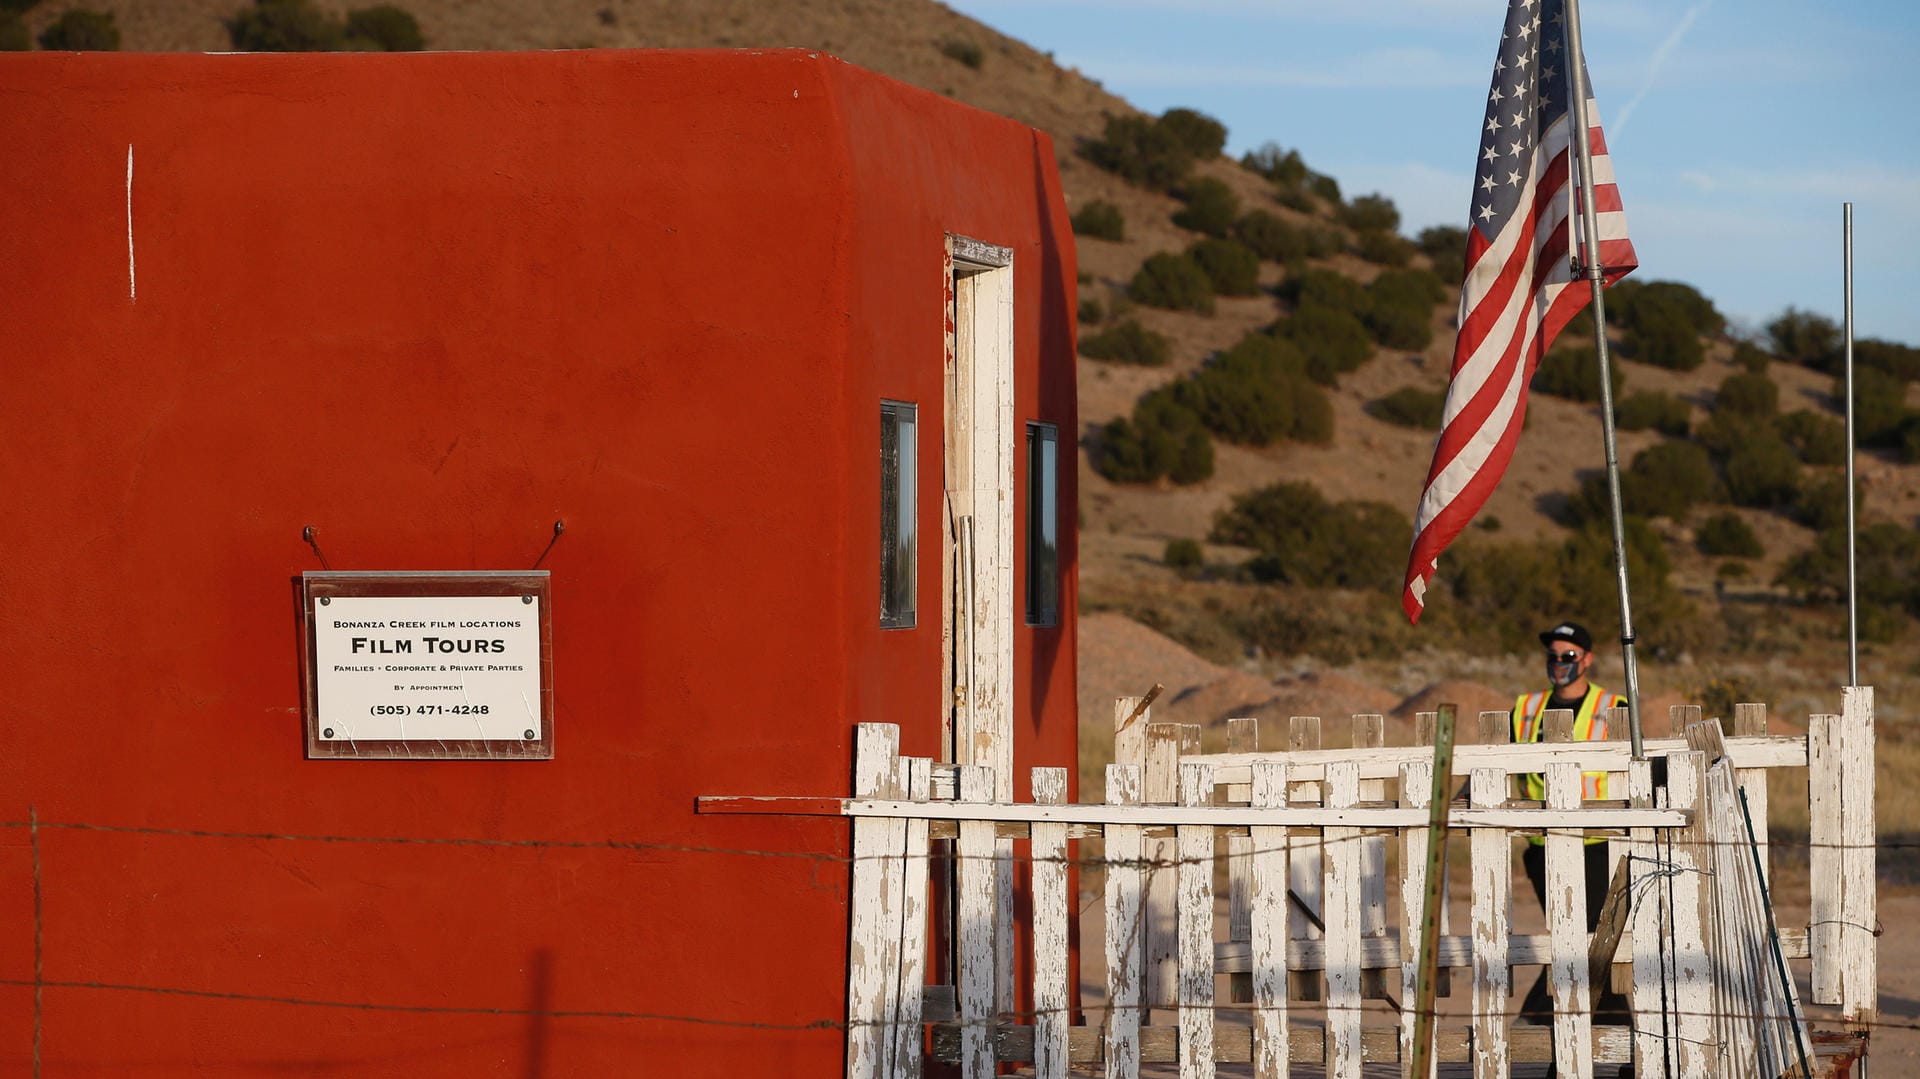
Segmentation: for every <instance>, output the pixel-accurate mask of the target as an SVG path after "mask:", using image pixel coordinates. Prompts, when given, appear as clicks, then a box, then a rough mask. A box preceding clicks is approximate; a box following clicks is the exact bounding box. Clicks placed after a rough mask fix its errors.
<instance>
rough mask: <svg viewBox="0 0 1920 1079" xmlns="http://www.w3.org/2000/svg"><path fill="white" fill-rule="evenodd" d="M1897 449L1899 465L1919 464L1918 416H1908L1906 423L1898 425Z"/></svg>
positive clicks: (1919, 438) (1919, 424)
mask: <svg viewBox="0 0 1920 1079" xmlns="http://www.w3.org/2000/svg"><path fill="white" fill-rule="evenodd" d="M1897 449H1898V451H1899V457H1900V463H1901V464H1908V465H1911V464H1916V463H1920V415H1914V416H1908V417H1907V422H1905V423H1903V424H1901V425H1900V445H1899V446H1898V447H1897Z"/></svg>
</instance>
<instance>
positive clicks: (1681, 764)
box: [1667, 751, 1718, 1075]
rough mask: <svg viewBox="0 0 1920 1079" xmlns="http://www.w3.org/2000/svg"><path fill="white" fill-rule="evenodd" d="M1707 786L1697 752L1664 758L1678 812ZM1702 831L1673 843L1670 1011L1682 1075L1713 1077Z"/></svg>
mask: <svg viewBox="0 0 1920 1079" xmlns="http://www.w3.org/2000/svg"><path fill="white" fill-rule="evenodd" d="M1705 781H1706V759H1705V756H1704V755H1703V754H1701V753H1699V752H1697V751H1689V752H1687V753H1684V754H1676V755H1674V756H1670V757H1668V758H1667V792H1668V797H1669V799H1670V800H1671V801H1672V803H1673V806H1674V807H1675V808H1677V809H1689V810H1698V809H1699V808H1700V805H1701V802H1702V790H1701V789H1702V787H1703V786H1704V784H1705ZM1703 848H1704V844H1703V842H1702V835H1701V832H1700V829H1699V828H1698V827H1697V825H1696V824H1689V825H1688V826H1687V827H1686V828H1685V829H1683V830H1682V831H1681V832H1680V834H1679V838H1677V839H1676V841H1675V842H1674V844H1673V849H1672V851H1671V853H1670V854H1669V858H1670V859H1671V861H1672V877H1671V882H1672V883H1671V887H1672V894H1673V907H1672V913H1673V925H1672V928H1671V930H1670V932H1671V938H1670V939H1671V940H1672V943H1673V961H1674V997H1673V1000H1674V1008H1675V1011H1676V1012H1677V1013H1678V1018H1677V1021H1676V1023H1675V1029H1676V1031H1677V1033H1676V1038H1677V1041H1678V1045H1677V1056H1678V1059H1679V1062H1680V1072H1681V1074H1683V1075H1713V1074H1718V1073H1717V1072H1716V1071H1715V1070H1714V1063H1713V1057H1714V1050H1713V1019H1712V1017H1713V1014H1714V1008H1715V1003H1716V1002H1715V1001H1714V997H1713V968H1712V965H1711V962H1710V960H1709V957H1708V955H1707V951H1706V944H1705V942H1706V929H1707V926H1706V924H1705V922H1704V921H1703V919H1702V918H1701V909H1702V903H1703V901H1704V896H1703V888H1702V883H1703V881H1704V879H1705V878H1704V876H1703V874H1704V872H1705V870H1706V860H1705V858H1704V857H1703V856H1702V855H1703V853H1704V849H1703Z"/></svg>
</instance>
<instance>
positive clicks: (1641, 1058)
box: [1627, 761, 1674, 1075]
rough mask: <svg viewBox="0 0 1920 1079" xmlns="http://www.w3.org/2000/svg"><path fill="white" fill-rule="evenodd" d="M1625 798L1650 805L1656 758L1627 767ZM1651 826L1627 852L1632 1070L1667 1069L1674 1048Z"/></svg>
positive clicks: (1662, 900) (1660, 880)
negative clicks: (1632, 1025) (1631, 928)
mask: <svg viewBox="0 0 1920 1079" xmlns="http://www.w3.org/2000/svg"><path fill="white" fill-rule="evenodd" d="M1627 798H1628V800H1629V801H1631V802H1632V803H1633V804H1634V805H1645V806H1649V807H1650V806H1652V805H1653V804H1654V801H1655V792H1654V787H1653V762H1652V761H1634V762H1633V764H1632V765H1631V766H1630V767H1628V769H1627ZM1663 847H1664V844H1660V843H1658V841H1657V839H1656V835H1655V832H1654V830H1653V829H1651V828H1635V829H1634V830H1633V833H1632V850H1631V852H1630V853H1629V855H1628V858H1629V860H1628V863H1627V870H1628V880H1629V882H1630V884H1631V888H1632V895H1633V906H1632V909H1631V922H1632V926H1633V930H1632V938H1633V939H1632V943H1631V945H1630V951H1629V952H1628V954H1629V955H1631V956H1632V957H1633V1014H1634V1035H1635V1037H1634V1074H1635V1075H1665V1074H1668V1067H1667V1065H1668V1064H1669V1060H1668V1055H1669V1053H1670V1052H1671V1047H1672V1044H1673V1043H1672V1037H1671V1035H1672V1029H1673V1022H1674V1017H1673V1015H1672V996H1671V992H1670V986H1669V985H1668V984H1665V972H1666V970H1667V964H1666V963H1665V962H1664V960H1663V958H1662V955H1661V949H1662V946H1663V944H1664V943H1665V941H1666V937H1667V934H1666V926H1667V925H1669V924H1670V922H1669V917H1670V915H1669V912H1668V909H1667V889H1666V886H1665V885H1666V881H1667V879H1668V878H1667V876H1666V874H1665V873H1663V872H1661V871H1660V865H1659V863H1660V861H1661V860H1662V853H1661V851H1662V849H1663Z"/></svg>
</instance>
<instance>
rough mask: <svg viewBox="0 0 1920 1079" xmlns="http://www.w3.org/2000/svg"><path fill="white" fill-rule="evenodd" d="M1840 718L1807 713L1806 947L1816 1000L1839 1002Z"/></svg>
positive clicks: (1841, 892)
mask: <svg viewBox="0 0 1920 1079" xmlns="http://www.w3.org/2000/svg"><path fill="white" fill-rule="evenodd" d="M1842 734H1843V728H1842V726H1841V718H1840V717H1839V716H1835V715H1812V716H1808V717H1807V841H1808V842H1807V876H1808V879H1807V887H1808V889H1809V892H1810V895H1809V901H1810V903H1809V908H1808V926H1807V948H1808V950H1809V951H1810V952H1812V959H1813V979H1812V982H1811V987H1810V988H1811V992H1810V993H1809V994H1808V995H1809V996H1810V997H1811V998H1812V999H1813V1002H1814V1003H1815V1004H1838V1003H1840V982H1841V971H1842V969H1843V968H1842V960H1841V955H1840V920H1841V900H1842V897H1843V896H1844V895H1845V894H1846V883H1845V875H1844V874H1843V873H1842V872H1841V852H1842V850H1843V848H1844V847H1845V844H1846V837H1845V835H1844V834H1843V832H1842V819H1841V815H1840V806H1841V792H1842V790H1843V789H1844V787H1845V783H1846V778H1847V777H1846V773H1845V771H1844V768H1845V763H1846V754H1845V748H1846V747H1845V746H1844V745H1843V738H1842Z"/></svg>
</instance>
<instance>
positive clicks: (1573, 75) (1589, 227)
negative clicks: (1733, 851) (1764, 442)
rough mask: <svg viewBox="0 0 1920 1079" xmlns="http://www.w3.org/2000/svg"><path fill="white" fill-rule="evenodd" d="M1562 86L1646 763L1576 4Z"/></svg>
mask: <svg viewBox="0 0 1920 1079" xmlns="http://www.w3.org/2000/svg"><path fill="white" fill-rule="evenodd" d="M1566 5H1567V9H1566V36H1567V84H1568V86H1569V87H1570V88H1571V92H1572V94H1573V109H1572V113H1573V121H1574V124H1573V146H1574V152H1575V153H1576V154H1577V155H1578V158H1579V163H1580V225H1581V229H1580V231H1581V233H1582V235H1581V242H1580V246H1581V253H1580V260H1579V265H1578V266H1577V267H1576V272H1578V273H1580V274H1583V275H1584V276H1585V277H1586V279H1587V282H1588V284H1589V285H1590V286H1591V287H1592V289H1593V340H1594V351H1595V353H1596V354H1597V355H1598V357H1599V361H1600V430H1601V433H1602V438H1603V441H1604V442H1605V443H1606V451H1607V494H1608V495H1609V496H1610V497H1611V499H1612V506H1613V564H1614V568H1615V570H1617V571H1618V573H1619V578H1620V656H1621V659H1622V660H1624V661H1625V664H1626V679H1627V729H1628V731H1629V732H1631V734H1632V736H1633V759H1634V760H1644V759H1646V749H1645V747H1644V746H1642V745H1641V741H1640V671H1639V668H1638V667H1637V666H1636V665H1635V664H1634V660H1633V612H1632V607H1631V603H1630V601H1629V599H1628V591H1627V526H1626V520H1625V518H1624V517H1623V516H1622V513H1621V508H1620V455H1619V451H1618V449H1617V448H1616V447H1615V444H1614V437H1613V369H1612V367H1611V365H1610V364H1609V362H1608V358H1607V307H1606V299H1605V289H1606V281H1605V276H1606V267H1605V266H1603V265H1602V264H1601V261H1600V215H1599V211H1598V210H1597V209H1596V208H1595V206H1594V204H1593V140H1592V138H1591V136H1590V135H1589V134H1588V132H1589V129H1590V128H1591V127H1592V124H1593V120H1592V118H1591V117H1589V116H1588V115H1587V65H1586V53H1585V52H1583V51H1582V50H1581V47H1580V3H1579V0H1566Z"/></svg>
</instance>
